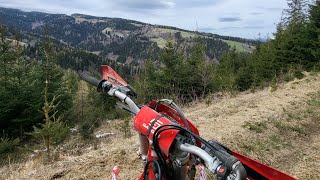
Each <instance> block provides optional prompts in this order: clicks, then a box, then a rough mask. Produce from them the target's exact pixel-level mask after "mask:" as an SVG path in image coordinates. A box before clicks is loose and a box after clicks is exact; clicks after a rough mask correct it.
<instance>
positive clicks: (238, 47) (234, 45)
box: [222, 40, 249, 52]
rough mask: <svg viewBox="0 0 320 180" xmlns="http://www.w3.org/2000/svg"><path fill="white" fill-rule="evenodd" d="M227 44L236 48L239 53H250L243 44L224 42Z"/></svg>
mask: <svg viewBox="0 0 320 180" xmlns="http://www.w3.org/2000/svg"><path fill="white" fill-rule="evenodd" d="M222 41H224V42H226V43H227V44H228V45H229V46H231V48H233V47H235V48H236V50H237V51H239V52H248V51H249V50H248V49H246V48H245V47H243V43H240V42H236V41H230V40H222Z"/></svg>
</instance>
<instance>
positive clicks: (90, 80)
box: [80, 72, 100, 87]
mask: <svg viewBox="0 0 320 180" xmlns="http://www.w3.org/2000/svg"><path fill="white" fill-rule="evenodd" d="M80 79H82V80H84V81H86V82H87V83H89V84H91V85H92V86H95V87H98V85H99V83H100V81H99V80H98V79H96V78H94V77H92V76H90V75H88V74H87V73H86V72H83V73H82V74H81V75H80Z"/></svg>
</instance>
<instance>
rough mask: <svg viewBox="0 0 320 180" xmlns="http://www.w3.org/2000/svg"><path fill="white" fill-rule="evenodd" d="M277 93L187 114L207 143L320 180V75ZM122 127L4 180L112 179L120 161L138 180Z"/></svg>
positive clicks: (32, 161)
mask: <svg viewBox="0 0 320 180" xmlns="http://www.w3.org/2000/svg"><path fill="white" fill-rule="evenodd" d="M271 89H272V88H265V89H263V90H260V91H257V92H254V93H249V92H243V93H240V94H238V95H237V96H236V97H230V96H227V95H222V94H214V95H212V97H211V98H208V99H207V100H206V101H205V102H199V103H196V104H192V105H190V107H184V108H183V110H184V112H186V116H187V117H188V118H189V119H191V120H192V121H193V122H194V123H195V124H196V125H197V127H198V128H199V130H200V134H201V136H202V137H204V138H205V139H208V140H209V139H216V140H218V141H220V142H222V143H224V144H226V145H228V146H229V147H230V148H231V149H234V150H237V151H240V152H242V153H244V154H246V155H248V156H250V157H252V158H255V159H258V160H260V161H262V162H264V163H267V164H269V165H271V166H274V167H276V168H279V169H280V170H282V171H284V172H286V173H289V174H290V175H293V176H295V177H296V178H299V179H319V178H320V176H319V170H318V168H317V167H318V166H319V165H320V150H319V149H320V143H319V142H320V132H319V131H318V129H319V128H320V126H319V125H320V112H319V109H320V91H319V89H320V74H317V75H307V77H305V78H303V79H301V80H295V81H292V82H289V83H286V84H278V85H277V90H275V91H273V90H272V91H271ZM121 123H122V121H121V120H119V121H113V122H105V123H104V124H103V125H102V126H101V127H100V128H99V129H98V130H96V133H101V132H108V133H109V132H110V133H115V135H113V136H110V137H108V138H105V139H97V140H96V141H90V143H88V142H82V141H81V140H80V139H79V138H78V136H73V138H72V139H70V140H69V142H68V143H66V144H64V145H63V146H61V147H60V149H56V152H55V153H56V160H55V162H53V163H52V164H50V165H48V164H43V163H41V162H42V160H41V155H42V154H41V151H34V153H33V154H32V156H30V158H29V159H28V160H27V161H26V162H24V163H14V162H11V164H10V166H6V167H2V168H1V169H0V174H1V175H0V179H30V178H31V179H53V178H60V179H70V178H77V179H108V178H110V175H111V170H112V168H113V166H114V164H115V163H118V164H119V168H120V179H132V180H135V179H137V178H138V177H139V175H140V173H141V171H142V169H143V164H142V161H141V160H140V159H139V158H138V156H137V155H136V151H137V149H138V144H137V135H136V133H135V132H134V129H133V127H131V132H132V133H133V136H132V137H130V138H123V132H121V131H119V128H118V127H119V124H121ZM95 147H96V149H95Z"/></svg>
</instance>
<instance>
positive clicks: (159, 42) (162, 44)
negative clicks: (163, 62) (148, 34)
mask: <svg viewBox="0 0 320 180" xmlns="http://www.w3.org/2000/svg"><path fill="white" fill-rule="evenodd" d="M151 41H153V42H156V43H157V45H158V46H159V48H164V47H165V45H166V44H167V40H165V39H163V38H162V37H157V38H152V39H151Z"/></svg>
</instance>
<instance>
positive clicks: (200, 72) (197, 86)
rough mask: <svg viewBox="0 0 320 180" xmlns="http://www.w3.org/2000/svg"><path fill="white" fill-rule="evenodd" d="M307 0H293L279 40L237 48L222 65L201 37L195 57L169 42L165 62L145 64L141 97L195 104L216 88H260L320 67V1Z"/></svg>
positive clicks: (285, 13) (139, 83) (140, 82)
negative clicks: (247, 49) (243, 49)
mask: <svg viewBox="0 0 320 180" xmlns="http://www.w3.org/2000/svg"><path fill="white" fill-rule="evenodd" d="M307 2H308V1H306V0H289V1H288V6H289V8H288V9H286V10H284V11H283V18H282V20H281V22H280V23H279V24H278V25H277V31H276V33H275V34H274V37H273V38H271V39H269V40H268V41H267V42H260V43H258V44H257V45H256V49H255V50H254V52H252V53H246V52H237V51H236V50H235V48H231V50H230V51H228V52H227V53H225V54H224V55H223V56H222V58H221V60H220V61H219V63H218V64H216V63H212V62H210V61H208V60H206V58H205V53H204V52H205V51H206V48H210V47H209V46H205V45H204V44H203V43H201V41H199V40H198V41H195V42H194V46H193V48H192V50H191V54H190V55H189V56H186V55H185V54H183V52H181V51H179V49H178V46H176V45H175V44H174V43H172V42H169V43H168V44H167V45H166V47H165V50H164V52H163V53H162V55H161V58H160V63H158V64H157V63H154V62H152V61H147V62H146V64H145V69H144V71H143V73H142V75H141V76H140V79H139V80H138V81H137V84H136V87H137V88H138V90H139V91H141V93H140V94H143V97H141V100H142V101H148V100H150V99H154V98H161V97H172V98H173V99H175V100H178V101H180V102H190V101H192V100H195V99H198V98H203V97H205V96H206V95H207V94H210V93H213V92H218V91H228V92H231V93H234V92H237V91H245V90H248V89H252V90H254V89H256V88H260V87H265V86H267V85H270V84H272V83H275V82H277V81H283V80H285V81H288V80H293V79H294V78H302V77H303V76H304V75H303V73H302V72H303V71H318V70H320V54H319V53H320V7H319V1H317V2H314V3H313V4H308V3H307Z"/></svg>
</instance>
